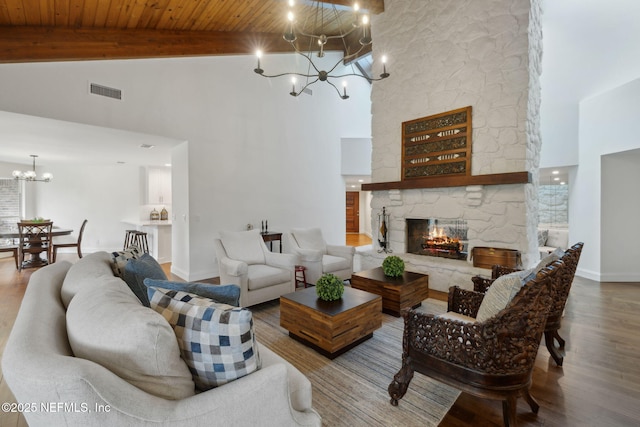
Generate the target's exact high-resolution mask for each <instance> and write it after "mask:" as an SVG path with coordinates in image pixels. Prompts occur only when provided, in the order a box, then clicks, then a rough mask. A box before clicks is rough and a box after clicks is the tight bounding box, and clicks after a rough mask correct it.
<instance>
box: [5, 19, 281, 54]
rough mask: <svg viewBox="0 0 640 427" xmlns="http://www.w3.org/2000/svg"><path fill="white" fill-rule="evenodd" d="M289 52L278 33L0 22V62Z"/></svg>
mask: <svg viewBox="0 0 640 427" xmlns="http://www.w3.org/2000/svg"><path fill="white" fill-rule="evenodd" d="M257 49H262V50H263V51H264V52H268V53H278V52H283V53H288V52H291V47H290V45H289V44H288V43H287V42H285V41H284V39H283V38H282V35H281V34H267V33H246V32H228V31H157V30H117V29H104V28H103V29H83V28H77V29H73V28H42V27H0V63H12V62H44V61H81V60H99V59H132V58H159V57H176V56H202V55H232V54H252V53H254V52H255V51H256V50H257Z"/></svg>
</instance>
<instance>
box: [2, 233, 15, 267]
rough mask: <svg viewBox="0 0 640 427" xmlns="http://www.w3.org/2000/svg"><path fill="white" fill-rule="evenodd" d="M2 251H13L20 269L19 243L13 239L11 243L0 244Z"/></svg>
mask: <svg viewBox="0 0 640 427" xmlns="http://www.w3.org/2000/svg"><path fill="white" fill-rule="evenodd" d="M0 252H11V253H13V259H14V260H15V261H16V269H19V267H18V245H16V244H13V241H12V240H11V241H10V243H6V244H1V245H0Z"/></svg>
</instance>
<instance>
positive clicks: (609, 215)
mask: <svg viewBox="0 0 640 427" xmlns="http://www.w3.org/2000/svg"><path fill="white" fill-rule="evenodd" d="M601 168H602V218H601V222H602V228H601V231H600V238H601V240H602V242H601V245H600V248H601V249H600V250H601V253H600V259H601V262H602V265H601V275H600V277H601V280H602V281H607V282H625V281H626V282H639V281H640V264H639V263H638V261H637V256H638V253H639V251H638V242H640V227H638V221H637V219H638V212H640V192H639V191H638V183H640V149H636V150H631V151H625V152H621V153H616V154H608V155H604V156H602V163H601Z"/></svg>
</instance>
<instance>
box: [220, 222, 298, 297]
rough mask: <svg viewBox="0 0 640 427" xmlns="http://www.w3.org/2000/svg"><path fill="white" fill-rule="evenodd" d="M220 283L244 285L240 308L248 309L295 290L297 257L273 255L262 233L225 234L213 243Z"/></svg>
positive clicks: (224, 232)
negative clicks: (294, 276)
mask: <svg viewBox="0 0 640 427" xmlns="http://www.w3.org/2000/svg"><path fill="white" fill-rule="evenodd" d="M213 245H214V248H215V251H216V258H218V267H219V269H220V284H221V285H227V284H235V285H238V286H240V306H241V307H248V306H251V305H255V304H259V303H261V302H265V301H270V300H273V299H276V298H279V297H280V295H284V294H288V293H290V292H294V291H295V284H294V281H293V275H294V268H295V266H296V264H297V263H298V257H297V256H296V255H294V254H281V253H275V252H270V251H269V249H267V246H266V245H265V243H264V241H263V240H262V237H261V236H260V232H259V231H258V230H251V231H221V232H220V239H214V242H213Z"/></svg>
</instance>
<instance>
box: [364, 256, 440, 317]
mask: <svg viewBox="0 0 640 427" xmlns="http://www.w3.org/2000/svg"><path fill="white" fill-rule="evenodd" d="M351 287H352V288H355V289H362V290H363V291H367V292H372V293H374V294H378V295H380V296H381V297H382V311H384V312H385V313H388V314H391V315H393V316H396V317H399V316H400V311H401V310H402V309H404V308H415V307H419V306H420V305H421V304H422V301H423V300H425V299H427V298H429V276H428V275H426V274H420V273H412V272H410V271H405V272H404V273H403V274H402V276H400V277H389V276H385V275H384V273H383V272H382V267H378V268H374V269H371V270H365V271H361V272H359V273H354V274H352V275H351Z"/></svg>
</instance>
